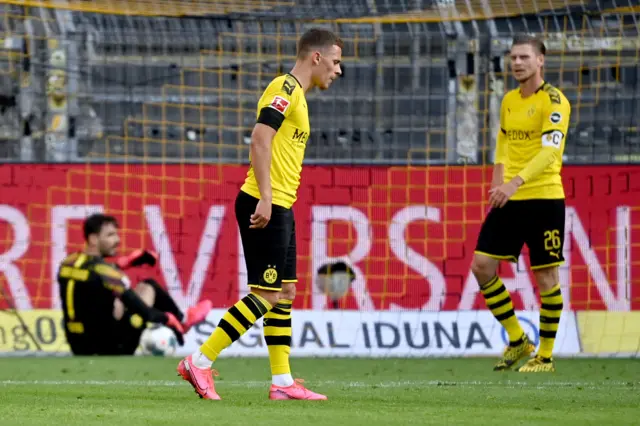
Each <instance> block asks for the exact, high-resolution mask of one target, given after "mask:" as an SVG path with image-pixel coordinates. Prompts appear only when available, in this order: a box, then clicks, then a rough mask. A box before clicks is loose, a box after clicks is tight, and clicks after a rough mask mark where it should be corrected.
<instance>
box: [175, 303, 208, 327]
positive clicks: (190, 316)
mask: <svg viewBox="0 0 640 426" xmlns="http://www.w3.org/2000/svg"><path fill="white" fill-rule="evenodd" d="M211 308H213V303H212V302H211V300H203V301H202V302H199V303H196V305H195V306H192V307H190V308H189V309H187V315H185V320H184V323H183V324H182V326H183V327H184V332H185V333H186V332H188V331H189V329H190V328H191V327H193V326H194V325H196V324H198V323H199V322H201V321H204V320H205V318H207V315H208V314H209V311H211Z"/></svg>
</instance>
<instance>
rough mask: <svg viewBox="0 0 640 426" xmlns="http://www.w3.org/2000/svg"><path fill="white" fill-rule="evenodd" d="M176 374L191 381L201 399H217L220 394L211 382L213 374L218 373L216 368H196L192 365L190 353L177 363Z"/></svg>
mask: <svg viewBox="0 0 640 426" xmlns="http://www.w3.org/2000/svg"><path fill="white" fill-rule="evenodd" d="M177 370H178V374H179V375H180V376H182V378H183V379H184V380H186V381H187V382H189V383H191V385H192V386H193V388H194V389H195V391H196V393H197V394H198V396H199V397H200V398H202V399H212V400H219V399H221V398H220V395H218V394H217V393H216V388H215V386H214V384H213V375H216V376H217V375H218V372H217V371H216V370H212V369H211V368H198V367H196V366H195V365H193V362H192V360H191V355H189V356H188V357H186V358H184V359H183V360H182V361H180V363H178V368H177Z"/></svg>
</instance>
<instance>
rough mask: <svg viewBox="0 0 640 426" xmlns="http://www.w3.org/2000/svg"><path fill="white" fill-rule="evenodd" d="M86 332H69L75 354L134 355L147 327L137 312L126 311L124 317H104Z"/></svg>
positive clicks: (68, 339)
mask: <svg viewBox="0 0 640 426" xmlns="http://www.w3.org/2000/svg"><path fill="white" fill-rule="evenodd" d="M96 324H100V325H98V326H96V327H92V328H88V330H87V331H86V332H85V333H82V334H73V333H67V342H68V343H69V346H70V347H71V352H72V353H73V354H74V355H133V354H134V353H135V351H136V349H137V348H138V345H139V343H140V336H141V335H142V332H143V331H144V329H145V324H144V321H142V318H141V317H140V316H139V315H137V314H132V313H131V312H130V311H125V312H124V315H123V316H122V319H120V320H115V319H113V317H110V318H105V319H102V323H98V322H96Z"/></svg>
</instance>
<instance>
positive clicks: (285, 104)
mask: <svg viewBox="0 0 640 426" xmlns="http://www.w3.org/2000/svg"><path fill="white" fill-rule="evenodd" d="M289 103H290V102H289V101H288V100H286V99H285V98H283V97H282V96H276V97H274V98H273V100H272V101H271V103H270V104H269V107H271V108H273V109H275V110H276V111H278V112H279V113H281V114H283V115H284V113H285V111H286V110H287V108H289Z"/></svg>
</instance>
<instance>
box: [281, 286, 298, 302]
mask: <svg viewBox="0 0 640 426" xmlns="http://www.w3.org/2000/svg"><path fill="white" fill-rule="evenodd" d="M280 298H281V299H285V300H291V301H293V300H294V299H295V298H296V284H295V283H284V284H282V291H281V292H280Z"/></svg>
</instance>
